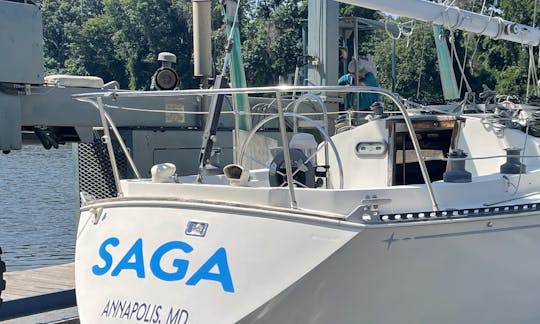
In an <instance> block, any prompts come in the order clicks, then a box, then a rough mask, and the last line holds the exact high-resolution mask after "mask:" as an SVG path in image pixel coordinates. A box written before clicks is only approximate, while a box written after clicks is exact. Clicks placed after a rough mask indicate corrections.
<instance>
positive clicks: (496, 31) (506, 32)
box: [337, 0, 540, 46]
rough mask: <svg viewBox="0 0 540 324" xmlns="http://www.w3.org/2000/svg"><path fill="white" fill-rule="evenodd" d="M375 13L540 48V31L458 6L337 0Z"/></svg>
mask: <svg viewBox="0 0 540 324" xmlns="http://www.w3.org/2000/svg"><path fill="white" fill-rule="evenodd" d="M337 1H339V2H344V3H348V4H352V5H355V6H358V7H364V8H368V9H373V10H380V11H383V12H387V13H391V14H395V15H398V16H403V17H408V18H413V19H416V20H420V21H424V22H427V23H431V24H437V25H441V26H443V27H446V28H449V29H457V30H463V31H467V32H472V33H475V34H479V35H484V36H489V37H491V38H493V39H504V40H507V41H511V42H515V43H520V44H525V45H533V46H537V45H539V44H540V30H539V29H536V28H532V27H530V26H526V25H522V24H518V23H514V22H511V21H507V20H504V19H501V18H496V17H489V16H484V15H481V14H478V13H474V12H471V11H466V10H461V9H459V8H458V7H455V6H447V5H444V4H440V3H435V2H429V1H425V0H337Z"/></svg>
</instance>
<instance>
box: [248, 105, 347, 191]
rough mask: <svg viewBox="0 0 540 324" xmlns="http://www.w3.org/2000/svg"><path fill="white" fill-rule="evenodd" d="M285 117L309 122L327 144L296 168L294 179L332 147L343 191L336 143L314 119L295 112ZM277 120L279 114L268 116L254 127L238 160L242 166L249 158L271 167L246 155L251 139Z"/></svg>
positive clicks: (341, 186) (319, 147) (286, 114)
mask: <svg viewBox="0 0 540 324" xmlns="http://www.w3.org/2000/svg"><path fill="white" fill-rule="evenodd" d="M284 116H285V117H293V118H299V119H302V120H305V121H307V122H308V123H310V124H311V125H313V126H314V127H315V128H316V129H317V131H318V132H319V133H320V134H321V135H322V137H323V139H324V141H325V144H324V145H319V146H318V147H317V150H316V151H315V153H314V154H313V155H312V156H308V157H307V159H306V161H303V163H302V165H301V166H296V167H295V170H294V172H293V178H294V176H295V175H296V174H297V173H298V172H300V171H302V170H304V169H305V168H304V167H308V166H307V163H311V160H312V159H313V158H314V157H315V155H317V153H318V152H319V151H320V150H321V149H323V148H324V147H325V146H326V145H330V147H331V148H332V151H333V152H334V155H335V157H336V161H337V167H338V172H339V189H343V166H342V163H341V158H340V156H339V153H338V150H337V148H336V145H335V143H334V141H333V140H332V138H331V137H330V135H328V133H327V132H326V131H325V130H324V129H323V128H322V127H321V126H320V125H319V124H318V123H316V122H315V121H314V120H313V119H311V118H309V117H306V116H304V115H300V114H297V113H293V112H285V113H284ZM277 118H279V115H277V114H275V115H272V116H268V117H266V118H265V119H263V120H261V121H260V122H259V123H258V124H257V125H255V127H253V128H252V129H251V131H250V133H249V135H248V137H247V138H246V140H245V141H244V144H243V146H242V150H241V151H240V156H239V159H238V160H239V162H240V164H242V162H243V161H244V157H248V158H249V159H250V160H252V161H254V162H255V163H257V164H259V165H261V166H263V167H265V168H268V167H269V166H268V165H267V164H266V163H265V162H262V161H259V160H258V159H256V158H255V157H253V156H251V155H248V154H246V149H247V147H248V145H249V143H250V142H251V139H252V138H253V136H254V135H255V133H256V132H257V130H259V129H260V128H261V127H262V126H264V125H265V124H266V123H268V122H270V121H272V120H274V119H277ZM325 162H326V164H328V161H325ZM276 172H278V173H280V175H281V176H282V177H283V178H284V179H286V178H287V177H286V175H284V174H282V173H281V172H279V171H276ZM294 183H295V184H296V185H300V186H302V187H306V186H305V185H304V184H302V183H300V182H298V181H294ZM284 184H286V180H284V182H283V183H282V184H281V185H280V186H283V185H284Z"/></svg>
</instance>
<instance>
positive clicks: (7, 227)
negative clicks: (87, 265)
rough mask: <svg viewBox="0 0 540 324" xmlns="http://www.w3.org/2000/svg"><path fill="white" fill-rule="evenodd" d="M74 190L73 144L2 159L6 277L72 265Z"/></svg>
mask: <svg viewBox="0 0 540 324" xmlns="http://www.w3.org/2000/svg"><path fill="white" fill-rule="evenodd" d="M76 186H77V182H76V159H75V153H74V152H73V150H72V145H71V144H66V145H61V146H60V147H59V149H54V148H53V149H50V150H45V149H44V148H43V147H42V146H41V145H25V146H23V148H22V150H20V151H11V153H9V154H2V153H0V194H1V198H0V247H1V248H2V250H3V252H4V253H3V254H2V260H4V261H5V262H6V268H7V271H17V270H26V269H32V268H38V267H43V266H49V265H56V264H63V263H68V262H73V259H74V252H75V238H76V233H77V232H76V229H77V227H76V226H77V217H78V207H79V198H78V193H77V188H76Z"/></svg>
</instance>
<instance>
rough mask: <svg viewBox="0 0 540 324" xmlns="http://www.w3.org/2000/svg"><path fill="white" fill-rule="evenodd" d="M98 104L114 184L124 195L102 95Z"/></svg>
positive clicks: (120, 194)
mask: <svg viewBox="0 0 540 324" xmlns="http://www.w3.org/2000/svg"><path fill="white" fill-rule="evenodd" d="M97 104H98V109H99V116H100V117H101V124H102V125H103V134H104V135H103V139H104V141H105V144H106V145H107V152H108V153H109V159H111V169H112V173H113V177H114V184H115V186H116V196H117V197H122V196H124V194H123V193H122V189H121V188H120V175H119V173H118V167H117V165H116V158H115V156H114V150H113V147H112V139H111V134H110V133H109V125H108V124H107V119H106V118H105V110H104V109H103V100H102V98H101V97H97Z"/></svg>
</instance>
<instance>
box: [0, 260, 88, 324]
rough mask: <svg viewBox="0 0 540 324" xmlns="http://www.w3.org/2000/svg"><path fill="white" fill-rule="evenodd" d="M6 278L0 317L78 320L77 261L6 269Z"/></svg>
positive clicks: (18, 320) (12, 320)
mask: <svg viewBox="0 0 540 324" xmlns="http://www.w3.org/2000/svg"><path fill="white" fill-rule="evenodd" d="M4 279H5V280H6V289H5V291H3V292H2V300H3V301H2V304H1V305H0V321H2V322H3V321H6V322H5V323H6V324H7V323H78V319H77V317H78V315H77V309H76V305H77V304H76V298H75V265H74V263H68V264H62V265H55V266H49V267H43V268H37V269H30V270H22V271H13V272H6V273H4ZM3 323H4V322H3Z"/></svg>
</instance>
